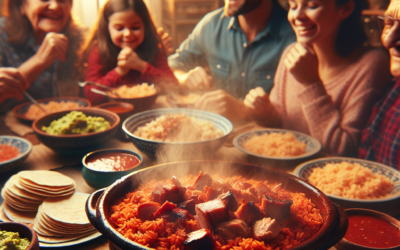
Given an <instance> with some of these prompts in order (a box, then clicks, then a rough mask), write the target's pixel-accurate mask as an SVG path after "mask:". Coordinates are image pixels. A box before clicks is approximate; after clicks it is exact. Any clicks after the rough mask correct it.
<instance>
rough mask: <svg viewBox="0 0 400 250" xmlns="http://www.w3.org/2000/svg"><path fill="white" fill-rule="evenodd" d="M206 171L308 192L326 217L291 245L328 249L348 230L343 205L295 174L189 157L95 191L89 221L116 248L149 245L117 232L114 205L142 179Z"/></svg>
mask: <svg viewBox="0 0 400 250" xmlns="http://www.w3.org/2000/svg"><path fill="white" fill-rule="evenodd" d="M199 171H203V172H206V173H209V174H212V175H215V174H217V175H220V176H221V177H231V176H234V175H242V176H244V177H246V178H253V179H256V180H270V181H273V182H281V183H282V184H283V187H284V188H285V189H286V190H289V191H291V192H302V193H305V194H306V196H307V198H309V199H311V201H312V202H313V203H314V204H315V205H316V208H318V209H319V210H320V212H321V215H322V218H323V220H324V223H323V226H322V227H321V229H320V231H319V232H318V233H317V234H316V235H314V236H313V237H312V238H310V239H308V240H307V241H305V242H303V243H302V244H300V245H298V246H296V247H294V248H292V249H298V250H300V249H304V250H305V249H307V250H312V249H328V248H330V247H331V246H333V245H335V244H336V243H337V242H338V241H339V240H340V239H341V238H343V236H344V235H345V233H346V230H347V216H346V213H345V212H344V210H343V208H342V207H340V206H338V205H334V204H333V203H332V202H331V201H330V200H329V198H328V197H327V196H326V195H325V194H323V193H322V192H321V191H320V190H318V189H317V188H315V187H314V186H312V185H310V184H308V183H307V182H305V181H303V180H301V179H300V178H297V177H295V176H293V175H290V174H287V173H284V172H280V171H276V170H271V169H265V168H262V167H260V166H257V165H250V164H245V163H232V162H221V161H189V162H176V163H167V164H162V165H158V166H154V167H151V168H147V169H143V170H140V171H137V172H134V173H132V174H129V175H127V176H125V177H123V178H121V179H120V180H118V181H116V182H115V183H114V184H112V185H111V186H109V187H108V188H106V189H101V190H98V191H97V192H95V193H93V194H92V195H91V196H90V197H89V198H88V201H87V203H86V212H87V215H88V217H89V220H90V222H91V223H92V225H93V226H95V227H96V228H97V229H98V230H99V231H100V232H101V233H102V234H103V235H105V236H106V237H107V238H108V239H109V240H110V241H111V243H112V244H113V245H114V247H115V248H116V249H118V248H120V249H150V248H148V247H145V246H142V245H140V244H138V243H136V242H133V241H131V240H128V239H126V238H124V237H123V236H122V235H121V234H120V233H118V232H117V231H116V230H115V229H114V228H113V227H112V226H111V223H110V221H109V217H110V215H111V212H112V210H111V206H112V205H114V204H115V203H116V202H117V200H118V199H120V198H121V197H123V196H124V195H125V194H126V193H127V192H132V191H133V190H135V189H136V188H137V187H138V186H139V185H140V184H141V183H143V182H146V181H148V180H151V179H159V180H163V179H169V178H171V176H176V177H177V178H178V179H179V178H181V177H184V176H186V175H187V174H193V175H197V174H198V173H199Z"/></svg>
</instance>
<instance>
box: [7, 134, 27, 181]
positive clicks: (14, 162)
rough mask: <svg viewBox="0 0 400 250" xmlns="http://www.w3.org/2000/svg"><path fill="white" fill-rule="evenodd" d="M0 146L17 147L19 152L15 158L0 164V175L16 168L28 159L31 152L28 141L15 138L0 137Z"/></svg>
mask: <svg viewBox="0 0 400 250" xmlns="http://www.w3.org/2000/svg"><path fill="white" fill-rule="evenodd" d="M0 145H10V146H14V147H17V148H18V151H19V154H18V156H17V157H15V158H12V159H10V160H7V161H3V162H0V173H2V172H6V171H8V170H11V169H13V168H16V167H18V166H19V165H20V164H21V163H22V162H24V161H25V160H26V159H27V158H28V156H29V154H30V152H31V151H32V144H31V143H30V142H29V141H28V140H25V139H23V138H21V137H16V136H0Z"/></svg>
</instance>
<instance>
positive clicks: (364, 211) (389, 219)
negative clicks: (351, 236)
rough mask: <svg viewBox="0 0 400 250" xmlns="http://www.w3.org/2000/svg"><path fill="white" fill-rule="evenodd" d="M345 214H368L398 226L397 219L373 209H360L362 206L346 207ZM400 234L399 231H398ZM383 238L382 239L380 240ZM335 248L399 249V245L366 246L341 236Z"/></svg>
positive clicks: (364, 249)
mask: <svg viewBox="0 0 400 250" xmlns="http://www.w3.org/2000/svg"><path fill="white" fill-rule="evenodd" d="M345 211H346V213H347V215H349V216H350V215H356V214H358V215H370V216H373V217H376V218H379V219H381V220H384V221H387V222H389V223H391V224H392V225H394V226H396V227H397V228H400V221H398V220H397V219H395V218H393V217H391V216H389V215H387V214H384V213H381V212H378V211H374V210H369V209H362V208H351V209H346V210H345ZM399 234H400V231H399ZM383 240H384V238H383V239H382V241H383ZM335 247H336V249H337V250H346V249H352V250H378V249H385V250H399V249H400V245H399V246H395V247H390V248H375V247H366V246H362V245H359V244H356V243H354V242H351V241H349V240H347V239H346V238H343V239H341V240H340V242H339V243H337V244H336V246H335Z"/></svg>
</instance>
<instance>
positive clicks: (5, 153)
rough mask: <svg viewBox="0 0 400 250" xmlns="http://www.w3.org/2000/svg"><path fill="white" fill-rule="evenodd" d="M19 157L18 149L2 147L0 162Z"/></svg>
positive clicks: (0, 147) (8, 146)
mask: <svg viewBox="0 0 400 250" xmlns="http://www.w3.org/2000/svg"><path fill="white" fill-rule="evenodd" d="M18 155H19V150H18V148H17V147H14V146H10V145H0V162H4V161H8V160H10V159H12V158H15V157H17V156H18Z"/></svg>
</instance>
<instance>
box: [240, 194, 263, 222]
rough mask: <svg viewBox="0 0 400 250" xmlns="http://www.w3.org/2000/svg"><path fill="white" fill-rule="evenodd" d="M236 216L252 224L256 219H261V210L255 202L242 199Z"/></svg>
mask: <svg viewBox="0 0 400 250" xmlns="http://www.w3.org/2000/svg"><path fill="white" fill-rule="evenodd" d="M235 215H236V217H237V218H238V219H240V220H242V221H244V222H245V223H246V224H247V225H248V226H251V225H252V224H253V223H254V222H255V221H256V220H259V219H260V210H259V208H258V207H257V206H256V205H254V203H253V202H251V201H249V202H246V201H245V200H242V204H241V205H240V207H239V208H238V210H237V211H236V213H235Z"/></svg>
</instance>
